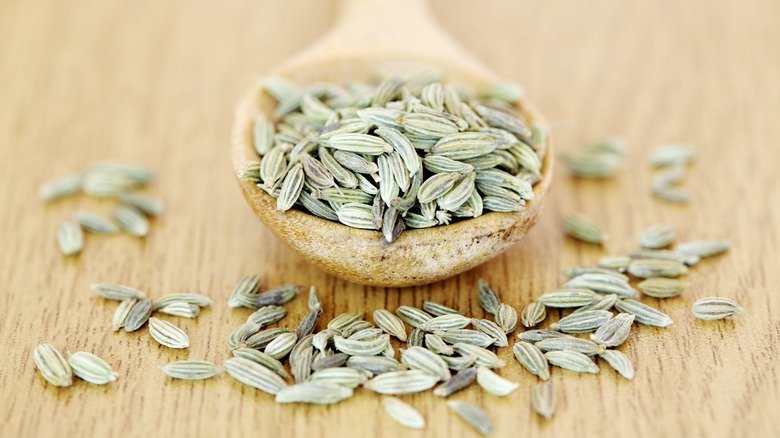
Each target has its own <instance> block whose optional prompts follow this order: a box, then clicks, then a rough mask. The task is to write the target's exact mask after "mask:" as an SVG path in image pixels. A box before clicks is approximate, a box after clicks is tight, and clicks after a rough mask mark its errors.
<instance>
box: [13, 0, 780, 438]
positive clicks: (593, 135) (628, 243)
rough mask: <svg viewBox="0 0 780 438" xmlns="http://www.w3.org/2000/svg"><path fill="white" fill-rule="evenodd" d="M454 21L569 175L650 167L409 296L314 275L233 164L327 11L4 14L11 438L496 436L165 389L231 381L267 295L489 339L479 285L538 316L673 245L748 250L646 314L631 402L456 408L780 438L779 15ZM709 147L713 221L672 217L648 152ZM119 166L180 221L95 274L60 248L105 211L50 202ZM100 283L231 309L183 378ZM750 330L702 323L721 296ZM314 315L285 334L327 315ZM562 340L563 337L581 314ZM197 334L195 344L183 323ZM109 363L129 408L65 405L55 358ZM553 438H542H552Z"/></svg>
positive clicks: (621, 397)
mask: <svg viewBox="0 0 780 438" xmlns="http://www.w3.org/2000/svg"><path fill="white" fill-rule="evenodd" d="M431 3H432V4H431V9H432V10H433V13H434V14H435V15H436V16H437V17H438V18H439V20H440V22H441V23H442V25H443V26H444V27H445V28H446V29H447V30H448V31H449V32H450V33H452V34H453V35H454V36H455V37H456V39H458V40H459V41H460V42H461V43H462V44H463V45H464V46H465V47H467V48H468V49H469V50H471V51H472V52H474V53H476V54H477V55H478V56H479V57H480V58H481V59H482V60H483V61H484V62H485V63H486V64H487V65H489V66H491V67H492V68H494V69H495V70H496V71H497V72H498V73H499V74H500V75H502V76H504V77H506V78H508V79H511V80H514V81H518V82H520V83H522V84H523V85H524V86H525V88H526V90H527V92H528V95H529V96H530V97H531V98H532V99H533V100H534V101H535V102H536V103H537V105H538V106H539V107H540V108H541V109H542V111H543V112H544V113H545V114H546V115H547V117H548V118H549V119H551V120H553V121H560V122H565V123H564V125H565V126H567V128H566V129H560V130H558V131H556V132H555V133H554V142H555V144H556V146H557V152H561V151H565V150H571V149H573V148H575V147H577V146H579V145H581V144H583V143H584V142H587V141H589V140H593V139H597V138H599V137H602V136H605V135H611V134H618V135H621V136H624V137H625V138H626V139H627V140H628V142H629V143H630V148H629V150H628V153H627V156H626V160H625V166H624V167H623V168H622V170H621V171H620V172H619V173H618V174H617V175H616V176H615V177H613V178H611V179H607V180H604V181H583V180H577V179H574V178H572V177H571V176H570V175H568V174H567V172H566V171H565V169H564V168H563V167H562V166H560V167H559V169H558V172H557V174H556V175H555V181H554V184H553V188H552V191H551V196H550V199H549V200H548V201H547V204H546V206H545V209H544V212H543V216H542V218H541V219H540V221H539V223H538V225H537V226H536V227H535V228H534V229H533V230H532V232H531V233H530V234H529V235H528V236H527V237H526V239H525V240H524V241H522V242H521V243H520V244H518V245H517V246H516V247H514V248H513V249H512V250H510V251H508V252H507V253H505V254H503V255H502V256H500V257H498V258H497V259H495V260H493V261H492V262H489V263H487V264H485V265H483V266H481V267H479V268H476V269H474V270H472V271H469V272H466V273H464V274H462V275H459V276H457V277H455V278H452V279H449V280H446V281H443V282H440V283H436V284H433V285H429V286H423V287H415V288H409V289H403V290H388V289H383V288H370V287H362V286H357V285H352V284H347V283H345V282H344V281H342V280H339V279H337V278H334V277H331V276H329V275H326V274H324V273H323V272H321V271H319V270H317V269H315V268H313V267H311V266H309V265H307V264H306V263H305V262H304V261H303V260H302V259H301V258H299V257H298V256H296V255H295V254H293V253H292V252H291V251H290V250H289V249H287V248H286V247H284V246H283V245H282V244H281V243H280V242H279V241H277V240H276V239H275V237H274V236H273V235H272V234H271V233H270V232H269V231H268V230H267V229H265V228H264V227H263V225H262V224H261V223H260V222H259V221H258V220H257V219H256V218H255V216H254V215H253V214H252V212H251V211H250V209H249V208H248V206H247V205H246V204H245V202H244V200H243V198H242V196H241V194H240V192H239V189H238V187H237V184H236V182H235V181H234V179H233V175H232V170H231V167H230V162H229V159H228V147H229V140H230V132H231V128H232V126H231V125H232V117H233V108H234V104H235V102H236V101H237V100H238V98H239V97H240V96H241V94H242V93H243V92H244V91H245V90H246V89H247V87H249V85H250V84H251V83H252V82H253V80H254V79H255V78H256V77H257V76H258V75H259V74H262V73H263V72H265V71H268V70H269V69H270V68H272V67H273V66H274V65H277V64H278V63H279V62H281V61H282V60H283V59H284V58H285V57H287V56H289V55H290V54H293V53H294V52H296V51H298V50H300V49H301V48H303V47H305V46H306V45H307V44H309V43H310V42H312V41H313V40H315V39H316V38H317V37H318V36H319V35H321V34H322V33H323V32H325V31H326V30H327V28H328V27H329V26H330V25H331V24H332V22H333V21H334V19H335V12H334V11H335V5H334V4H333V3H332V2H323V1H318V0H295V1H285V2H275V1H257V0H234V1H230V2H215V1H205V0H200V1H194V0H188V1H183V0H168V1H163V2H161V1H147V0H144V1H136V2H107V1H102V0H78V1H56V0H24V1H22V0H5V1H3V2H1V3H0V196H1V197H2V200H3V202H2V208H0V230H2V231H0V245H1V246H2V248H3V251H2V255H0V308H1V309H2V318H0V352H2V356H1V357H2V358H3V359H2V360H1V361H0V362H1V365H2V366H1V367H0V388H2V389H1V390H0V422H2V424H3V426H2V427H1V428H0V435H2V436H52V435H54V434H55V433H56V434H58V435H60V436H219V435H231V436H241V435H244V436H249V435H253V436H272V435H273V436H285V437H286V436H300V437H304V436H305V437H320V436H334V437H348V436H350V437H351V436H356V437H357V436H359V437H367V436H401V434H404V435H403V436H447V437H456V436H457V437H459V436H464V437H470V436H474V435H475V434H474V433H473V432H472V431H471V430H469V429H468V428H467V427H466V426H464V425H463V423H461V422H460V421H458V420H456V419H455V417H454V416H453V415H452V414H451V413H450V412H449V410H448V408H447V406H446V404H445V403H444V402H443V400H441V399H439V398H437V397H434V396H432V394H430V393H424V394H420V395H415V396H406V397H404V399H405V400H406V401H408V402H410V403H411V404H413V405H414V406H416V407H417V408H418V409H420V410H421V411H422V412H423V413H424V415H425V416H426V418H427V420H428V427H427V428H426V429H425V431H424V432H411V431H408V430H404V429H402V428H401V427H400V426H398V425H397V424H395V423H394V422H393V421H392V420H390V419H389V418H388V417H387V416H386V415H385V414H384V413H383V412H382V411H381V404H380V398H379V397H377V396H375V395H374V394H372V393H369V392H368V391H358V393H357V394H356V396H355V397H354V398H353V399H351V400H348V401H347V402H344V403H342V404H340V405H336V406H333V407H316V406H315V407H308V406H277V405H276V404H274V402H273V399H272V397H270V396H268V395H266V394H264V393H260V392H259V391H255V390H253V389H251V388H249V387H245V386H242V385H240V384H239V383H237V382H236V381H234V380H233V379H231V378H230V377H227V376H225V377H223V378H220V379H213V380H209V381H203V382H195V383H188V382H182V381H172V380H170V379H168V378H166V377H165V376H164V375H163V374H162V373H161V372H160V371H158V370H157V366H158V365H161V364H164V363H167V362H169V361H173V360H181V359H185V358H189V359H207V360H211V361H215V362H221V361H223V360H225V359H227V357H228V352H227V348H226V338H227V335H228V334H229V332H230V331H231V329H232V328H233V327H234V326H237V325H238V324H239V323H241V322H242V321H243V319H244V318H245V317H246V316H247V314H248V313H249V311H247V310H241V311H239V310H231V309H229V308H228V307H227V306H226V304H225V301H226V298H227V296H228V294H229V293H230V289H231V287H232V285H233V283H234V282H235V281H236V280H237V279H238V278H240V277H241V276H243V275H246V274H247V273H257V274H259V275H260V276H261V277H262V278H263V280H264V282H265V284H267V285H277V284H281V283H287V282H294V283H299V284H303V285H309V284H316V285H317V286H318V287H319V288H320V291H322V295H323V297H324V301H325V309H326V311H325V314H324V318H328V317H332V316H333V315H334V314H337V313H340V312H344V311H347V310H350V309H351V310H355V309H362V310H363V311H365V312H367V313H368V312H371V311H373V310H374V309H377V308H383V307H386V308H389V309H390V310H394V309H395V308H396V307H397V306H398V305H402V304H404V305H417V306H419V305H421V304H422V302H423V301H424V300H436V301H440V302H442V303H444V304H447V305H450V306H454V307H457V308H459V309H462V310H465V311H467V312H471V313H472V314H474V315H481V314H482V311H481V309H480V308H479V306H478V304H477V301H476V298H475V295H474V292H475V285H476V281H477V278H479V277H483V278H485V279H487V280H489V281H490V282H491V283H492V284H493V285H494V286H495V288H496V289H497V290H498V291H499V293H500V294H501V296H502V298H503V299H504V300H505V301H506V302H508V303H511V304H513V305H515V306H518V307H522V306H523V305H525V304H527V303H528V302H530V301H531V300H532V299H534V297H537V296H538V295H539V294H541V293H542V292H543V291H545V290H549V289H552V288H555V287H557V286H559V285H561V284H562V278H561V277H560V276H559V274H558V272H559V270H560V269H561V268H563V267H567V266H571V265H574V264H587V263H594V262H595V261H596V260H597V259H598V258H599V257H600V256H602V255H604V254H607V253H620V252H626V251H629V250H631V249H633V248H634V246H635V239H636V235H637V233H638V232H640V231H641V230H642V229H644V228H645V227H647V226H648V225H651V224H653V223H658V222H664V223H670V224H674V225H677V226H678V227H679V229H680V233H681V238H682V239H697V238H727V239H729V240H731V242H732V243H733V247H732V249H731V250H730V251H729V252H728V253H727V254H725V255H723V256H719V257H715V258H713V259H711V260H706V261H704V262H702V263H701V264H700V265H699V266H697V267H695V268H694V269H693V271H692V273H691V275H690V276H689V280H690V282H691V283H692V287H691V288H690V289H689V290H688V291H687V292H686V293H685V294H684V296H682V297H681V298H677V299H670V300H667V301H658V300H647V302H649V303H651V304H653V305H657V306H659V308H661V309H662V310H663V311H665V312H667V313H668V314H669V315H670V316H671V317H672V318H673V319H674V321H675V323H674V324H673V325H672V326H671V327H669V328H667V329H655V328H651V327H645V326H641V327H639V328H638V329H637V330H636V331H635V333H634V334H633V335H632V337H631V338H630V340H629V341H628V342H627V344H625V345H624V346H623V347H621V348H620V349H621V350H622V351H623V352H624V353H626V354H627V355H628V356H629V357H630V358H631V360H632V361H633V363H634V365H635V368H636V377H635V379H634V380H633V381H631V382H629V381H626V380H624V379H622V378H621V377H619V376H618V375H617V374H616V373H615V372H614V371H612V370H611V369H609V368H608V367H606V365H605V366H602V371H601V373H600V374H598V375H577V374H575V373H572V372H569V371H563V370H561V369H555V370H554V371H553V375H552V383H553V385H554V387H555V391H556V393H557V395H558V397H559V400H560V401H559V406H558V410H557V413H556V415H555V417H554V419H553V420H552V421H549V422H546V421H543V420H541V419H540V418H539V417H538V416H536V415H534V414H533V413H532V412H531V408H530V388H531V387H532V385H533V384H534V383H535V379H534V378H532V377H531V376H530V375H529V374H527V373H526V372H525V371H523V370H521V368H520V366H519V365H518V364H517V363H516V362H515V361H514V359H513V358H512V356H511V352H510V351H509V349H504V350H503V351H502V353H501V356H502V357H503V358H504V359H506V360H507V361H508V363H509V365H508V366H507V367H506V368H504V369H503V370H501V374H502V375H504V376H506V377H509V378H511V379H514V380H516V381H518V382H520V384H521V388H520V390H518V391H516V392H515V393H513V394H512V395H510V396H508V397H506V398H497V397H494V396H490V395H488V394H485V393H483V392H482V391H480V389H479V388H478V387H473V388H470V389H468V390H466V391H464V392H462V393H460V394H458V395H457V396H455V397H454V398H455V399H458V400H466V401H471V402H474V403H477V404H479V405H481V406H484V407H485V408H486V410H487V411H488V412H489V413H490V415H491V416H492V417H493V419H494V421H495V423H496V433H495V436H500V437H506V436H528V434H533V435H551V436H642V437H650V436H702V437H704V436H706V437H714V436H724V437H735V436H745V435H747V434H749V433H750V434H751V435H752V434H755V435H756V436H778V435H779V434H780V420H778V417H777V415H778V410H779V408H780V360H779V359H780V357H778V350H779V348H778V346H780V323H779V322H778V319H777V318H778V315H780V282H779V281H778V279H777V274H776V272H777V269H778V267H780V265H778V262H780V237H779V235H778V230H779V229H780V208H779V207H778V206H779V205H780V185H778V174H780V172H778V169H777V166H778V164H777V162H778V160H779V159H780V140H778V139H779V138H780V4H778V2H776V1H772V0H763V1H761V0H756V1H751V2H742V1H705V0H697V1H692V0H691V1H685V2H679V1H674V0H661V1H657V0H642V1H631V2H625V1H617V0H592V1H580V2H572V1H564V0H550V1H544V2H540V1H526V0H523V1H509V0H505V1H492V2H480V4H479V6H478V7H477V6H476V3H474V2H470V1H468V0H457V1H452V0H434V1H432V2H431ZM669 141H681V142H686V143H690V144H692V145H694V146H695V148H696V150H697V152H698V158H697V161H696V163H695V165H693V166H692V167H691V170H690V173H689V176H688V178H687V179H686V181H685V187H686V188H688V189H689V190H690V191H691V192H692V193H693V200H692V202H691V203H690V205H688V206H676V205H669V204H665V203H662V202H659V201H657V200H655V199H653V198H652V197H651V196H650V195H649V193H648V186H649V183H650V180H651V178H652V172H651V170H650V169H649V168H648V165H647V161H646V157H647V153H648V151H649V150H650V149H651V148H652V147H654V146H657V145H659V144H661V143H663V142H669ZM101 159H119V160H127V161H133V162H139V163H144V164H147V165H148V166H150V167H151V168H153V169H155V170H156V171H157V172H158V174H159V178H158V180H157V181H156V183H155V184H154V185H153V186H152V187H151V188H150V189H149V193H152V194H154V195H157V196H159V197H161V198H162V199H164V200H165V202H166V204H167V211H166V213H165V215H164V216H163V217H162V218H160V219H158V220H155V221H154V223H153V226H152V231H151V234H150V236H149V237H148V238H147V239H145V240H138V239H135V238H131V237H128V236H116V237H106V238H101V237H95V236H87V242H86V247H85V249H84V252H83V254H82V255H81V256H80V257H77V258H73V259H66V258H64V257H62V256H61V255H60V254H59V252H58V250H57V247H56V244H55V240H54V234H55V230H56V228H57V225H58V224H59V222H60V221H61V220H62V219H63V218H65V217H67V216H68V215H69V214H71V213H72V212H73V211H75V210H76V209H79V208H84V209H90V210H93V211H97V212H102V213H108V212H110V210H111V208H112V206H113V204H112V202H110V201H102V202H101V201H96V200H94V199H87V198H84V197H77V198H72V199H66V200H62V201H59V202H55V203H52V204H48V205H46V204H44V203H43V202H42V201H40V200H39V199H38V197H37V189H38V187H39V185H40V184H41V183H42V182H44V181H45V180H47V179H50V178H52V177H56V176H60V175H64V174H67V173H69V172H73V171H78V170H82V169H84V168H85V167H86V166H87V165H88V164H90V163H92V162H95V161H98V160H101ZM567 211H580V212H583V213H586V214H589V215H591V216H593V217H595V218H596V219H598V220H599V221H601V222H602V223H604V224H605V225H606V227H607V228H608V229H609V232H610V234H611V236H612V239H611V240H610V241H609V243H608V244H607V245H606V247H605V248H604V249H601V248H599V247H595V246H589V245H586V244H580V243H577V242H574V241H572V240H570V239H567V238H565V237H564V235H563V233H562V231H561V227H560V225H559V223H560V216H561V214H562V213H563V212H567ZM94 282H118V283H125V284H129V285H133V286H137V287H139V288H141V289H144V290H146V291H148V293H149V294H150V295H151V296H152V297H159V296H160V295H162V294H164V293H170V292H176V291H194V292H200V293H204V294H208V295H209V296H211V297H212V298H213V299H214V301H215V304H214V305H213V306H212V307H211V308H209V309H207V310H205V311H204V312H203V313H202V315H201V316H200V317H199V318H198V319H196V320H183V319H182V320H180V321H178V324H179V325H180V326H181V327H182V328H184V329H185V330H186V331H187V332H188V333H189V334H190V337H191V339H192V346H191V348H190V349H189V350H187V351H183V352H176V351H171V350H168V349H165V348H161V347H159V346H158V345H157V344H156V343H154V341H153V340H151V339H150V337H149V335H148V333H147V332H146V331H145V330H141V331H139V332H136V333H132V334H126V333H124V332H120V333H113V332H111V330H110V320H111V317H112V315H113V311H114V308H115V306H116V305H115V303H114V302H108V301H105V300H102V299H99V298H97V297H96V296H95V295H94V293H92V292H91V291H90V290H89V285H90V284H91V283H94ZM711 295H718V296H724V297H730V298H734V299H736V300H737V301H739V302H740V303H741V304H742V305H743V306H744V307H745V309H746V311H745V313H744V314H742V315H740V316H738V317H736V318H733V319H729V320H725V321H719V322H703V321H697V320H694V318H693V316H692V315H691V312H690V310H689V309H690V306H691V304H692V303H693V301H694V300H695V299H697V298H700V297H703V296H711ZM305 307H306V305H305V299H302V298H299V299H297V300H295V301H293V302H292V303H291V304H290V305H288V308H289V310H290V315H289V316H288V318H287V320H286V322H288V323H290V324H294V323H295V321H296V319H297V318H299V317H300V316H301V315H302V314H303V313H304V312H305ZM553 313H554V314H553V315H552V316H551V317H550V318H548V321H547V322H548V323H549V322H551V321H553V320H554V319H556V318H557V317H558V314H557V312H553ZM172 319H173V320H178V318H172ZM41 342H51V343H53V344H54V345H55V346H57V347H58V348H60V349H61V350H62V351H63V352H65V351H73V352H75V351H78V350H87V351H92V352H95V353H97V354H99V355H100V356H102V357H103V358H105V359H106V360H107V361H108V362H110V363H111V364H112V365H113V366H114V367H115V368H116V370H117V371H118V372H119V374H120V378H119V380H118V381H117V382H116V383H114V384H111V385H107V386H92V385H89V384H87V383H85V382H83V381H77V382H76V383H75V384H74V385H73V386H72V387H70V388H66V389H58V388H54V387H52V386H50V385H47V384H45V382H44V381H43V379H42V378H41V377H40V375H39V373H37V372H36V370H35V368H34V364H33V360H32V351H33V349H34V348H35V346H36V345H37V344H38V343H41ZM533 435H532V436H533Z"/></svg>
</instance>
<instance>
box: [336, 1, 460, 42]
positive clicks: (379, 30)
mask: <svg viewBox="0 0 780 438" xmlns="http://www.w3.org/2000/svg"><path fill="white" fill-rule="evenodd" d="M325 38H326V39H333V40H334V42H338V43H339V44H342V47H343V48H345V49H349V50H350V51H353V52H363V53H366V54H368V53H377V52H379V53H388V52H389V53H398V52H403V53H411V52H415V51H416V49H417V48H418V47H420V46H423V47H428V46H437V47H440V46H442V45H448V44H452V43H453V41H451V39H450V37H449V36H448V35H446V34H445V33H444V32H443V31H442V29H441V28H440V27H439V26H438V24H437V23H436V22H435V20H434V19H433V17H432V16H431V13H430V10H429V9H428V4H427V2H426V0H341V2H340V4H339V14H338V19H337V21H336V24H335V25H334V26H333V28H332V29H331V31H330V33H329V34H328V35H327V36H326V37H325ZM432 48H433V47H432ZM424 53H425V54H428V53H433V52H432V51H430V50H424Z"/></svg>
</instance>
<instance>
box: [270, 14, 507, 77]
mask: <svg viewBox="0 0 780 438" xmlns="http://www.w3.org/2000/svg"><path fill="white" fill-rule="evenodd" d="M337 17H338V18H337V20H336V23H335V24H334V26H333V27H332V28H331V29H330V30H329V31H328V32H327V33H326V34H325V35H323V36H322V37H321V38H320V39H319V40H318V41H316V42H315V43H314V44H312V45H311V46H309V47H308V48H307V49H305V50H304V51H303V52H301V53H299V54H298V55H297V56H295V57H293V58H291V59H288V61H287V62H286V63H285V64H284V65H283V66H282V70H286V71H290V70H292V69H294V68H296V67H301V66H305V65H312V64H314V63H318V62H321V63H327V62H329V61H331V60H334V59H351V60H361V61H372V60H375V61H377V62H380V61H383V60H400V59H406V60H410V61H413V62H417V61H425V62H426V63H427V64H429V65H450V66H456V67H457V69H459V70H464V71H465V70H468V71H470V72H472V73H474V74H479V75H481V76H483V77H491V76H492V74H491V73H490V71H489V70H488V69H487V68H485V67H484V65H483V64H482V63H481V62H480V61H479V60H477V59H476V58H475V57H474V56H472V55H471V54H470V53H468V52H467V51H466V50H465V49H463V47H461V46H460V44H458V43H457V42H456V41H455V40H454V39H453V38H452V37H450V35H449V34H447V32H445V31H444V30H443V29H442V28H441V27H440V26H439V24H438V23H437V22H436V20H435V19H434V18H433V15H432V14H431V12H430V10H429V8H428V3H427V1H426V0H340V2H339V13H338V16H337ZM418 67H419V66H418ZM417 70H419V68H417Z"/></svg>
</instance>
